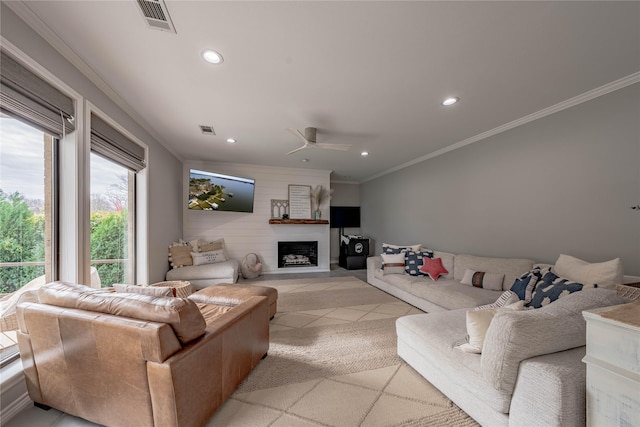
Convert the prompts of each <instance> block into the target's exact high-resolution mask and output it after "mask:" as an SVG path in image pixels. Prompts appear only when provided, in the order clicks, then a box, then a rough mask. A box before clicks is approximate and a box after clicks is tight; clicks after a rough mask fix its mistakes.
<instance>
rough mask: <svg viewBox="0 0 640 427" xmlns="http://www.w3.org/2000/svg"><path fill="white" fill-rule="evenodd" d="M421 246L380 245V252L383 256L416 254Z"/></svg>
mask: <svg viewBox="0 0 640 427" xmlns="http://www.w3.org/2000/svg"><path fill="white" fill-rule="evenodd" d="M421 247H422V245H392V244H390V243H383V244H382V252H383V253H385V254H398V253H400V252H405V251H414V252H418V251H419V250H420V248H421Z"/></svg>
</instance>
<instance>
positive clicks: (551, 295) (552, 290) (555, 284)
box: [527, 272, 583, 308]
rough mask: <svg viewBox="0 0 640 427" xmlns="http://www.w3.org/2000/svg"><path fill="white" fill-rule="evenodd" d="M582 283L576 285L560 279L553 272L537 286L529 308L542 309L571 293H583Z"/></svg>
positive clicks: (545, 276)
mask: <svg viewBox="0 0 640 427" xmlns="http://www.w3.org/2000/svg"><path fill="white" fill-rule="evenodd" d="M582 288H583V286H582V283H575V282H572V281H570V280H569V279H565V278H563V277H558V276H557V275H555V274H553V273H552V272H548V273H547V274H545V275H544V277H543V278H542V280H540V281H539V282H538V284H537V285H536V289H535V291H534V293H533V298H532V299H531V302H530V303H528V304H527V307H533V308H541V307H544V306H545V305H549V304H551V303H552V302H554V301H556V300H558V299H560V298H562V297H564V296H567V295H569V294H571V293H574V292H578V291H581V290H582Z"/></svg>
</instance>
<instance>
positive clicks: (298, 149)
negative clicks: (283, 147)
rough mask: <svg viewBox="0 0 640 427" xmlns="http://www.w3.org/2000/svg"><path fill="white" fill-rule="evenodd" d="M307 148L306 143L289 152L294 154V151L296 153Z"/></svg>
mask: <svg viewBox="0 0 640 427" xmlns="http://www.w3.org/2000/svg"><path fill="white" fill-rule="evenodd" d="M305 148H307V145H306V144H305V145H303V146H302V147H300V148H296V149H295V150H291V151H289V152H288V153H287V154H293V153H295V152H296V151H300V150H304V149H305Z"/></svg>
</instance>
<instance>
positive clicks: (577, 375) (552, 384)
mask: <svg viewBox="0 0 640 427" xmlns="http://www.w3.org/2000/svg"><path fill="white" fill-rule="evenodd" d="M584 354H585V347H578V348H574V349H571V350H566V351H561V352H559V353H553V354H547V355H544V356H538V357H534V358H531V359H527V360H524V361H522V363H521V364H520V372H519V373H518V381H517V382H516V387H515V389H514V391H513V398H512V399H511V407H510V409H509V424H510V425H514V426H526V425H532V424H535V425H536V426H563V427H565V426H567V427H578V426H584V425H585V412H586V407H585V406H586V405H585V388H586V366H585V364H584V363H582V358H583V357H584Z"/></svg>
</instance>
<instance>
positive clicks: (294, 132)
mask: <svg viewBox="0 0 640 427" xmlns="http://www.w3.org/2000/svg"><path fill="white" fill-rule="evenodd" d="M287 130H288V131H289V132H291V133H292V134H294V135H295V136H297V137H298V138H300V139H302V140H303V141H304V142H305V144H307V143H308V142H309V141H307V138H305V137H304V134H303V133H302V132H300V131H299V130H298V129H294V128H287Z"/></svg>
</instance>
